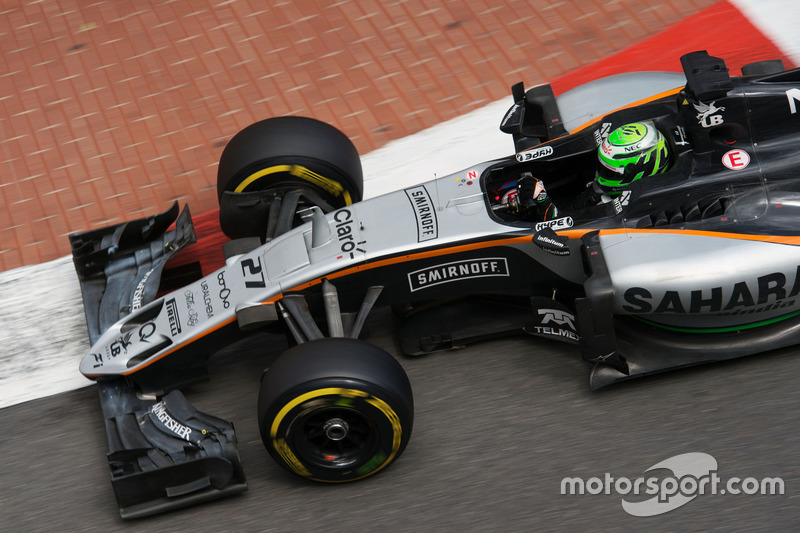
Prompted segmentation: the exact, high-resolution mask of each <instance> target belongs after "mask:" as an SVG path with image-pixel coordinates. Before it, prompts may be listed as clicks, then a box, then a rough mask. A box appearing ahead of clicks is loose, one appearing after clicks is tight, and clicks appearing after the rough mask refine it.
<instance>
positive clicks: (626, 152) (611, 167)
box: [595, 121, 669, 194]
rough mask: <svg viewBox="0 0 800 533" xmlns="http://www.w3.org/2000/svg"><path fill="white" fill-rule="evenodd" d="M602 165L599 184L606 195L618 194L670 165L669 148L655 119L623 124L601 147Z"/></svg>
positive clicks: (599, 153)
mask: <svg viewBox="0 0 800 533" xmlns="http://www.w3.org/2000/svg"><path fill="white" fill-rule="evenodd" d="M597 156H598V159H599V160H600V166H599V169H598V172H597V177H596V179H595V183H596V184H597V185H598V186H599V188H600V189H601V191H602V192H605V193H606V194H618V193H619V192H621V191H622V190H623V189H625V188H626V187H628V186H629V185H630V184H631V183H633V182H634V181H636V180H638V179H641V178H644V177H647V176H652V175H654V174H660V173H662V172H664V171H666V170H667V168H669V148H668V147H667V141H666V139H665V138H664V135H662V133H661V132H660V131H658V129H657V128H656V127H655V125H654V124H653V122H652V121H647V122H633V123H631V124H625V125H624V126H620V127H619V128H617V129H615V130H614V131H612V132H611V134H609V136H608V137H606V138H605V139H604V140H603V142H602V143H601V144H600V147H599V148H598V149H597Z"/></svg>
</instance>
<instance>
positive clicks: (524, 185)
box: [517, 172, 558, 221]
mask: <svg viewBox="0 0 800 533" xmlns="http://www.w3.org/2000/svg"><path fill="white" fill-rule="evenodd" d="M517 191H518V194H517V201H518V202H519V205H520V211H523V212H524V214H525V218H527V219H528V220H537V221H544V220H552V219H554V218H556V217H558V208H556V206H555V205H553V202H552V201H551V200H550V197H549V196H548V195H547V191H546V190H545V188H544V183H543V182H542V181H541V180H538V179H536V178H534V177H533V175H532V174H531V173H530V172H525V173H524V174H522V176H521V177H520V178H519V180H518V181H517Z"/></svg>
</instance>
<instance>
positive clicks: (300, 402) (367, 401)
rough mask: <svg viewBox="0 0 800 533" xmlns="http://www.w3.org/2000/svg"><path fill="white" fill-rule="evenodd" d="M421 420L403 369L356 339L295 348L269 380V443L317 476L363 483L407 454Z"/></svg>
mask: <svg viewBox="0 0 800 533" xmlns="http://www.w3.org/2000/svg"><path fill="white" fill-rule="evenodd" d="M413 417H414V402H413V396H412V393H411V385H410V383H409V381H408V377H407V376H406V374H405V371H404V370H403V368H402V367H401V366H400V364H399V363H398V362H397V361H396V360H395V359H394V358H393V357H392V356H391V355H389V354H388V353H386V352H385V351H384V350H382V349H380V348H378V347H376V346H373V345H371V344H368V343H366V342H363V341H359V340H355V339H344V338H326V339H319V340H315V341H311V342H307V343H304V344H300V345H298V346H295V347H293V348H291V349H289V350H287V351H286V352H285V353H284V354H283V355H281V357H279V358H278V359H277V360H276V361H275V362H274V363H273V364H272V366H271V367H270V368H269V369H268V370H267V371H266V372H265V373H264V376H263V378H262V380H261V391H260V394H259V399H258V420H259V429H260V431H261V439H262V440H263V442H264V446H265V447H266V448H267V450H268V451H269V453H270V455H271V456H272V457H273V459H275V461H277V462H278V464H280V465H281V466H282V467H284V468H286V469H287V470H289V471H291V472H294V473H295V474H298V475H300V476H302V477H306V478H308V479H312V480H314V481H326V482H343V481H355V480H357V479H361V478H364V477H367V476H370V475H372V474H375V473H377V472H379V471H381V470H382V469H384V468H385V467H386V466H388V465H389V464H391V463H392V462H393V461H395V460H396V459H397V458H398V457H399V456H400V454H402V453H403V450H404V449H405V447H406V445H407V444H408V440H409V438H410V437H411V429H412V425H413Z"/></svg>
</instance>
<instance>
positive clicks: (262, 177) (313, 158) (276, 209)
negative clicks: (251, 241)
mask: <svg viewBox="0 0 800 533" xmlns="http://www.w3.org/2000/svg"><path fill="white" fill-rule="evenodd" d="M363 191H364V179H363V175H362V169H361V159H360V158H359V156H358V152H357V151H356V148H355V146H354V145H353V143H352V142H351V141H350V139H348V138H347V136H346V135H345V134H344V133H342V132H341V131H339V130H338V129H336V128H335V127H333V126H331V125H330V124H326V123H324V122H320V121H319V120H315V119H311V118H307V117H273V118H269V119H266V120H262V121H260V122H256V123H255V124H251V125H250V126H248V127H246V128H244V129H243V130H242V131H240V132H239V133H237V134H236V135H235V136H234V137H233V138H232V139H231V140H230V142H229V143H228V144H227V146H226V147H225V150H223V152H222V156H221V157H220V160H219V169H218V172H217V194H218V198H219V202H220V203H219V205H220V214H219V216H220V225H221V227H222V231H223V232H224V233H225V234H226V235H227V236H228V237H230V238H232V239H238V238H242V237H261V238H262V239H264V238H265V237H267V238H272V237H277V236H278V235H280V234H281V233H284V232H286V231H288V230H289V229H291V228H292V227H295V226H297V225H299V224H300V223H302V220H301V217H300V215H299V212H300V211H302V210H304V209H306V208H308V207H311V206H316V207H319V208H320V209H322V211H323V212H325V213H328V212H330V211H333V210H335V209H339V208H341V207H344V206H346V205H350V204H352V203H354V202H358V201H360V200H361V197H362V194H363Z"/></svg>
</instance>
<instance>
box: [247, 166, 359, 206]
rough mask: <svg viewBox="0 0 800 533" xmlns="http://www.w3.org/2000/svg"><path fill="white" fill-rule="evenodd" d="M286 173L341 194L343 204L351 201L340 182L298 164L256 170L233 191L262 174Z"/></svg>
mask: <svg viewBox="0 0 800 533" xmlns="http://www.w3.org/2000/svg"><path fill="white" fill-rule="evenodd" d="M279 172H281V173H287V174H291V175H292V176H294V177H296V178H300V179H302V180H305V181H307V182H309V183H311V184H312V185H316V186H317V187H320V188H321V189H323V190H325V191H326V192H328V193H329V194H332V195H333V196H335V197H339V196H341V197H342V198H344V201H345V205H350V204H352V203H353V200H352V198H351V197H350V192H349V191H347V190H345V188H344V187H343V186H342V184H341V183H339V182H337V181H334V180H332V179H330V178H326V177H325V176H321V175H319V174H317V173H316V172H314V171H312V170H309V169H307V168H306V167H303V166H300V165H276V166H274V167H269V168H263V169H261V170H259V171H258V172H254V173H253V174H250V175H249V176H247V177H246V178H245V179H243V180H242V182H241V183H240V184H239V185H237V186H236V188H235V189H234V190H233V192H244V191H245V190H247V188H248V187H249V186H250V185H252V184H253V183H255V182H256V181H258V180H260V179H261V178H263V177H264V176H269V175H271V174H276V173H279Z"/></svg>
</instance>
